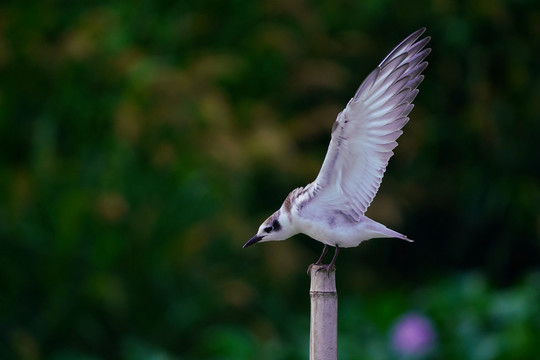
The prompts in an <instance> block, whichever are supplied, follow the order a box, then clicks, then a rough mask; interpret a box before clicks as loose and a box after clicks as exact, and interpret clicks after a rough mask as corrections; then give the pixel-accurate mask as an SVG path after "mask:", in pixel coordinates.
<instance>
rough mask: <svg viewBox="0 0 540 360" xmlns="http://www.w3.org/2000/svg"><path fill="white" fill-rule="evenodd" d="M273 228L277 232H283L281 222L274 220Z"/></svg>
mask: <svg viewBox="0 0 540 360" xmlns="http://www.w3.org/2000/svg"><path fill="white" fill-rule="evenodd" d="M272 227H273V228H274V230H276V231H279V230H281V224H280V223H279V221H277V220H274V222H273V223H272Z"/></svg>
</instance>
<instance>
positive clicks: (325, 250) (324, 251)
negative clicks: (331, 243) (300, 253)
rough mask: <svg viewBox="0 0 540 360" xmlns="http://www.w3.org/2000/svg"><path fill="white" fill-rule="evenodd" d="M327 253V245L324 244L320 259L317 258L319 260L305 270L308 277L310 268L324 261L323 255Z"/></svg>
mask: <svg viewBox="0 0 540 360" xmlns="http://www.w3.org/2000/svg"><path fill="white" fill-rule="evenodd" d="M327 251H328V245H326V244H324V249H323V251H322V254H321V257H319V260H317V262H316V263H315V264H311V265H309V266H308V268H307V273H308V275H309V273H310V272H311V268H312V267H313V265H321V264H322V261H323V259H324V255H326V252H327Z"/></svg>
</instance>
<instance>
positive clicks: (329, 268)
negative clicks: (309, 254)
mask: <svg viewBox="0 0 540 360" xmlns="http://www.w3.org/2000/svg"><path fill="white" fill-rule="evenodd" d="M313 266H318V267H319V268H318V269H317V271H320V270H322V269H324V270H326V272H330V271H335V270H336V266H335V265H334V264H326V265H324V264H317V263H314V264H311V265H309V266H308V268H307V274H308V275H310V274H311V269H312V268H313Z"/></svg>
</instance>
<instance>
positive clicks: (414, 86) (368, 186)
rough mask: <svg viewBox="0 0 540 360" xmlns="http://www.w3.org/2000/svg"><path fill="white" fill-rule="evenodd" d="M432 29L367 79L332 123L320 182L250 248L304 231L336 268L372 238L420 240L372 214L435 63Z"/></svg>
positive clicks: (293, 200)
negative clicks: (345, 252)
mask: <svg viewBox="0 0 540 360" xmlns="http://www.w3.org/2000/svg"><path fill="white" fill-rule="evenodd" d="M425 30H426V28H421V29H419V30H417V31H415V32H413V33H412V34H411V35H409V36H408V37H407V38H405V39H404V40H403V41H402V42H401V43H399V45H397V46H396V47H395V48H394V49H393V50H392V51H391V52H390V53H389V54H388V55H387V56H386V57H385V58H384V60H383V61H382V62H381V63H380V64H379V65H378V66H377V67H376V68H375V69H374V70H373V71H372V72H371V73H370V74H369V75H368V76H367V77H366V79H365V80H364V81H363V82H362V83H361V85H360V87H359V88H358V90H357V91H356V93H355V94H354V96H353V97H352V99H350V100H349V102H348V103H347V106H346V107H345V109H344V110H343V111H341V112H340V113H339V114H338V116H337V118H336V120H335V122H334V124H333V126H332V135H331V140H330V144H329V146H328V150H327V153H326V156H325V158H324V161H323V164H322V166H321V169H320V172H319V174H318V175H317V177H316V179H315V181H313V182H311V183H310V184H308V185H306V186H304V187H299V188H296V189H294V190H293V191H291V192H290V193H289V195H288V196H287V198H286V199H285V201H284V202H283V204H282V205H281V207H280V208H279V210H277V211H276V212H274V213H273V214H272V215H271V216H270V217H268V218H267V219H266V220H265V221H264V222H263V223H262V224H261V225H260V227H259V229H258V231H257V234H256V235H255V236H253V237H252V238H251V239H250V240H249V241H248V242H246V243H245V244H244V246H243V247H244V248H246V247H248V246H251V245H253V244H256V243H262V242H267V241H281V240H286V239H288V238H290V237H291V236H293V235H296V234H298V233H303V234H306V235H308V236H309V237H311V238H313V239H315V240H317V241H319V242H321V243H323V244H324V248H323V251H322V254H321V256H320V257H319V259H318V260H317V261H316V262H315V263H314V264H312V265H320V266H322V267H325V268H326V270H329V269H330V268H332V267H334V266H335V262H336V259H337V257H338V254H339V250H340V248H349V247H355V246H358V245H359V244H360V243H361V242H363V241H365V240H369V239H372V238H398V239H403V240H407V241H412V240H411V239H409V238H408V237H407V236H405V235H403V234H400V233H399V232H397V231H394V230H391V229H389V228H388V227H386V226H385V225H383V224H381V223H378V222H376V221H375V220H372V219H370V218H369V217H367V216H366V215H365V213H366V210H367V209H368V207H369V205H370V204H371V202H372V200H373V198H374V197H375V195H376V193H377V191H378V189H379V186H380V184H381V181H382V178H383V176H384V173H385V171H386V167H387V165H388V161H389V160H390V158H391V157H392V155H394V152H393V149H394V148H395V147H396V146H397V145H398V143H397V142H396V140H397V139H398V138H399V137H400V136H401V134H402V133H403V131H402V130H401V129H402V128H403V126H405V124H406V123H407V122H408V121H409V113H410V112H411V110H412V109H413V107H414V105H413V100H414V99H415V97H416V95H417V94H418V92H419V90H418V85H420V83H421V82H422V80H423V79H424V75H422V72H423V71H424V70H425V69H426V67H427V66H428V62H427V61H425V59H426V57H427V56H428V55H429V53H430V52H431V49H430V48H425V46H426V45H427V44H428V42H429V41H430V40H431V37H429V36H426V37H423V38H421V36H422V35H423V34H424V32H425ZM329 246H333V247H335V251H334V256H333V257H332V260H331V262H330V263H329V264H327V265H324V264H322V262H323V260H324V257H325V255H326V253H327V251H328V247H329ZM312 265H310V268H311V266H312ZM310 268H309V269H310ZM309 269H308V272H309V271H310V270H309Z"/></svg>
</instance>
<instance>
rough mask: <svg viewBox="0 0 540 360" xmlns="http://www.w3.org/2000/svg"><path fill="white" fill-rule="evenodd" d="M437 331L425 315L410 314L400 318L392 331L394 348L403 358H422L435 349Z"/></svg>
mask: <svg viewBox="0 0 540 360" xmlns="http://www.w3.org/2000/svg"><path fill="white" fill-rule="evenodd" d="M434 345H435V330H434V328H433V325H432V324H431V321H430V320H429V319H428V318H427V317H425V316H424V315H421V314H418V313H409V314H405V315H403V316H402V317H400V318H399V319H398V320H397V321H396V324H395V325H394V328H393V330H392V347H393V348H394V350H395V351H396V352H397V353H398V354H400V355H403V356H422V355H425V354H426V353H428V352H429V351H430V350H431V349H433V347H434Z"/></svg>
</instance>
